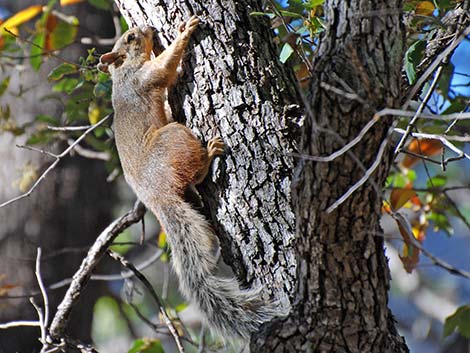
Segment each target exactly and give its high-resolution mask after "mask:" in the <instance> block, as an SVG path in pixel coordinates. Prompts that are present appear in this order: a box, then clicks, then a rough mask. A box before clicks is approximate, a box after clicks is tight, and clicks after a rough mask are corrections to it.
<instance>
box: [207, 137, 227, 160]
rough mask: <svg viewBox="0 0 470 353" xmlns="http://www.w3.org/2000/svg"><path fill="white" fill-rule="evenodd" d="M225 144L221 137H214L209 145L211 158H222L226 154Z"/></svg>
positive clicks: (208, 151)
mask: <svg viewBox="0 0 470 353" xmlns="http://www.w3.org/2000/svg"><path fill="white" fill-rule="evenodd" d="M224 147H225V144H224V142H223V141H222V139H221V138H220V137H214V138H212V139H210V140H209V142H208V143H207V153H208V154H209V156H210V157H214V156H220V155H222V154H223V153H224Z"/></svg>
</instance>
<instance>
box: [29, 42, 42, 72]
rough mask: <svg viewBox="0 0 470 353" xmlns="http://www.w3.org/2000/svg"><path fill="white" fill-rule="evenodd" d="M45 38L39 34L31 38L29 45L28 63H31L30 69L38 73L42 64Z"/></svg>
mask: <svg viewBox="0 0 470 353" xmlns="http://www.w3.org/2000/svg"><path fill="white" fill-rule="evenodd" d="M45 39H46V36H45V35H44V33H39V34H38V35H36V36H35V37H34V38H33V41H32V44H31V52H30V53H31V57H30V59H29V62H30V63H31V67H32V68H33V69H34V70H36V71H38V70H39V68H40V67H41V64H42V54H43V52H44V49H43V48H44V43H45Z"/></svg>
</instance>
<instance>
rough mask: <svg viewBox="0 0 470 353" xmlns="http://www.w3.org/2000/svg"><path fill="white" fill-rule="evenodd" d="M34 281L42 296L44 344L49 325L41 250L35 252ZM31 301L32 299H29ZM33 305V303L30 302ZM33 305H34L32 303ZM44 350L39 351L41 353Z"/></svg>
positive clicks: (42, 337) (42, 339)
mask: <svg viewBox="0 0 470 353" xmlns="http://www.w3.org/2000/svg"><path fill="white" fill-rule="evenodd" d="M35 275H36V279H37V281H38V285H39V289H40V291H41V294H42V300H43V302H44V316H43V318H42V320H40V322H41V342H42V343H43V344H44V343H45V342H46V336H47V327H48V325H49V298H48V296H47V292H46V288H45V287H44V282H43V281H42V276H41V248H38V250H37V256H36V271H35ZM31 300H32V298H31ZM32 303H33V302H32ZM33 305H34V303H33ZM43 351H44V349H42V350H41V352H43Z"/></svg>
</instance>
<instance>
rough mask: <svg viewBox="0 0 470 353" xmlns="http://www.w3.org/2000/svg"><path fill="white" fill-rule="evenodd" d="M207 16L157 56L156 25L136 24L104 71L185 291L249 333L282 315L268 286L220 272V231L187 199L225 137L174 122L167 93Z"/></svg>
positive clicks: (132, 178)
mask: <svg viewBox="0 0 470 353" xmlns="http://www.w3.org/2000/svg"><path fill="white" fill-rule="evenodd" d="M198 23H199V20H198V18H197V17H195V16H193V17H191V18H190V19H189V21H187V23H183V24H181V25H180V27H179V33H178V36H177V38H176V39H175V40H174V41H173V43H172V44H171V45H170V46H169V47H168V48H167V49H166V50H164V51H163V52H161V53H160V54H159V55H158V56H157V57H156V58H155V59H151V53H152V50H153V42H154V41H153V39H154V32H155V31H154V29H153V28H152V27H141V28H138V27H136V28H132V29H129V30H128V31H127V32H126V33H124V34H123V35H122V37H121V38H120V39H119V40H118V41H117V42H116V44H115V45H114V48H113V50H112V51H111V52H109V53H106V54H104V55H102V56H101V58H100V63H99V64H98V69H99V70H101V71H103V72H109V73H110V74H111V77H112V81H113V93H112V102H113V107H114V130H115V139H116V145H117V149H118V153H119V157H120V159H121V164H122V168H123V170H124V176H125V178H126V181H127V182H128V184H129V185H130V186H131V187H132V189H133V190H134V192H135V193H136V194H137V196H138V198H139V199H140V200H141V201H142V202H143V203H144V204H145V205H146V206H147V207H148V208H149V209H150V210H151V211H152V212H153V213H154V214H155V216H156V217H157V218H158V220H159V221H160V224H161V225H162V227H163V228H164V230H165V232H166V234H167V237H168V242H169V244H170V246H171V249H172V263H173V268H174V270H175V272H176V274H177V276H178V278H179V285H180V289H181V291H182V293H183V295H184V296H185V297H186V298H187V299H188V300H189V301H190V302H192V303H195V304H196V305H197V306H198V307H199V308H200V310H201V311H202V313H203V315H204V316H205V321H206V323H207V324H208V325H209V326H210V327H212V328H213V329H215V330H217V331H219V332H220V333H221V334H227V335H231V336H241V337H244V338H248V337H249V336H250V333H251V332H255V331H257V330H258V329H259V327H260V325H261V324H262V323H263V322H266V321H269V320H271V319H272V318H273V317H274V316H276V315H277V314H279V313H278V312H277V309H276V308H275V307H276V305H275V304H274V303H266V302H264V301H263V300H262V299H261V297H260V289H259V288H258V289H239V286H238V283H237V280H236V279H235V278H220V277H217V276H216V275H215V268H216V262H217V259H216V257H215V254H214V251H213V250H214V247H215V246H216V244H217V241H216V236H215V234H214V233H213V231H212V230H211V227H210V225H209V223H208V222H207V220H206V219H205V218H204V217H203V216H202V215H201V214H200V213H198V212H197V211H196V210H194V209H193V208H192V207H191V205H190V204H189V203H188V202H186V201H185V199H184V194H185V191H186V190H187V188H189V187H191V186H192V185H195V184H198V183H200V182H202V180H203V179H204V177H205V176H206V175H207V173H208V170H209V167H210V164H211V161H212V159H213V158H214V157H215V156H218V155H221V154H222V153H223V148H224V144H223V142H222V140H221V139H220V138H218V137H216V138H213V139H211V140H209V142H208V146H207V149H206V148H204V147H203V146H202V145H201V142H200V141H199V140H198V139H197V138H196V137H195V136H194V135H193V133H192V132H191V130H189V129H188V128H187V127H185V126H184V125H181V124H179V123H176V122H171V123H170V122H169V119H168V117H167V114H166V112H165V102H166V90H167V88H168V87H169V86H171V85H172V84H173V83H174V81H175V80H176V77H177V68H178V66H179V64H180V62H181V58H182V55H183V52H184V49H185V48H186V46H187V44H188V42H189V39H190V36H191V34H192V33H193V32H194V30H195V29H196V27H197V25H198Z"/></svg>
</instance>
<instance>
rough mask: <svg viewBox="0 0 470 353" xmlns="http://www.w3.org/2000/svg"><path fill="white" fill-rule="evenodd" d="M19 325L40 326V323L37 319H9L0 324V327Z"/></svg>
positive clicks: (2, 328) (6, 327)
mask: <svg viewBox="0 0 470 353" xmlns="http://www.w3.org/2000/svg"><path fill="white" fill-rule="evenodd" d="M20 326H34V327H39V326H41V323H40V322H39V321H10V322H6V323H4V324H0V329H1V330H4V329H8V328H12V327H20Z"/></svg>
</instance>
